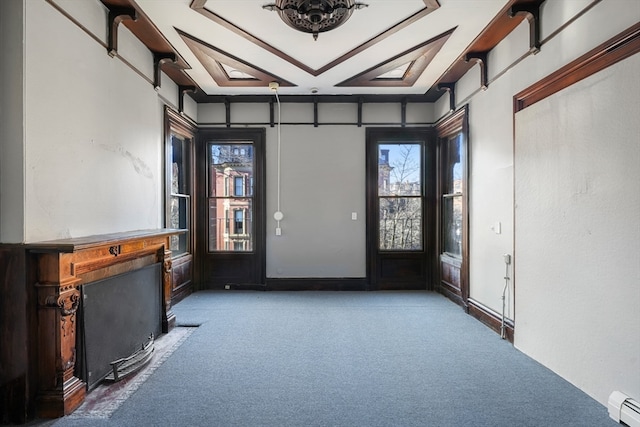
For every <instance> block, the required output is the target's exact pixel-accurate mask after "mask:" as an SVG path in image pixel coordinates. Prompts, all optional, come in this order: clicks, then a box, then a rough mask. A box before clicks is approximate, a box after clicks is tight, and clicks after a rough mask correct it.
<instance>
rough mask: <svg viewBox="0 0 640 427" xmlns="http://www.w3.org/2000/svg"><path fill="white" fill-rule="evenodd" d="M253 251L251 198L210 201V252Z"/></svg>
mask: <svg viewBox="0 0 640 427" xmlns="http://www.w3.org/2000/svg"><path fill="white" fill-rule="evenodd" d="M225 250H230V251H243V252H248V251H252V250H253V202H252V200H251V199H250V198H247V197H243V198H226V197H214V198H210V199H209V251H211V252H213V251H225Z"/></svg>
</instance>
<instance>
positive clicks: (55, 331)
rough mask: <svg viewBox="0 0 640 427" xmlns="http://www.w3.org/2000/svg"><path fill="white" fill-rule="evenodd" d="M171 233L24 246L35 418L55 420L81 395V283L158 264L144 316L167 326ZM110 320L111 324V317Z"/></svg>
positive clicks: (171, 317)
mask: <svg viewBox="0 0 640 427" xmlns="http://www.w3.org/2000/svg"><path fill="white" fill-rule="evenodd" d="M177 233H178V230H169V229H160V230H147V231H135V232H127V233H116V234H108V235H98V236H89V237H83V238H74V239H62V240H55V241H47V242H40V243H34V244H28V245H26V250H27V259H28V262H27V263H26V264H27V266H28V267H27V269H28V270H31V271H30V273H27V277H32V278H33V279H34V282H33V283H34V287H35V292H34V298H32V300H33V302H32V305H33V310H34V311H35V312H36V313H37V315H36V317H35V322H36V324H37V328H36V330H37V334H36V335H37V339H36V343H35V348H34V351H35V353H36V355H37V356H36V357H35V358H32V359H33V360H37V366H34V367H32V369H31V370H30V371H31V372H33V373H35V377H36V379H35V380H33V381H32V383H34V384H35V388H36V391H35V393H34V394H35V408H36V415H37V416H39V417H42V418H56V417H61V416H64V415H67V414H70V413H71V412H73V411H74V410H75V409H76V408H77V407H78V406H79V405H80V404H81V403H82V402H83V400H84V398H85V395H86V393H87V388H88V387H87V382H86V381H84V380H82V379H81V378H79V377H78V373H79V372H80V369H81V368H80V366H79V360H78V358H79V350H80V349H79V348H77V343H78V337H79V336H78V334H79V332H80V331H79V326H78V323H79V315H78V310H79V308H80V307H81V305H82V286H84V285H85V284H90V283H96V282H100V281H105V282H106V283H109V280H106V279H109V278H113V277H116V276H118V275H125V274H126V273H129V272H135V271H140V270H141V269H144V268H147V267H149V266H152V265H154V264H159V265H160V268H159V270H160V273H159V275H156V276H155V277H157V278H158V279H159V280H160V281H161V283H158V284H157V286H158V287H159V288H160V292H159V294H160V298H159V301H158V302H159V303H160V307H158V310H157V312H156V314H150V315H152V316H156V315H157V313H160V319H158V320H159V323H160V328H161V330H162V332H165V333H166V332H168V331H169V330H170V329H171V328H172V327H173V325H174V323H175V316H174V315H173V313H172V312H171V289H172V283H171V282H172V274H171V251H170V249H169V248H170V246H169V240H170V236H172V235H174V234H177ZM107 286H108V285H107ZM109 304H114V302H110V303H109ZM116 304H117V301H116ZM102 308H103V309H104V307H102ZM151 312H153V310H151ZM115 313H116V312H115V311H114V315H116V316H119V315H117V314H115ZM106 318H107V319H108V316H107V317H106ZM112 321H113V323H115V318H113V319H112ZM93 339H95V337H93ZM80 376H82V375H80Z"/></svg>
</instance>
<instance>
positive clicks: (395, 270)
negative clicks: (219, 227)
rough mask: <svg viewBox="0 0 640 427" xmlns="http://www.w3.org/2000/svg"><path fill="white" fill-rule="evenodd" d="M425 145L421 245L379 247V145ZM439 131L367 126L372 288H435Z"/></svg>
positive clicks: (370, 282) (368, 249) (369, 284)
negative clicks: (396, 248)
mask: <svg viewBox="0 0 640 427" xmlns="http://www.w3.org/2000/svg"><path fill="white" fill-rule="evenodd" d="M403 142H406V143H419V144H421V147H422V155H421V162H422V177H421V179H422V185H423V186H422V220H423V224H422V249H421V250H411V251H405V250H380V249H379V225H378V221H379V204H378V203H379V202H378V197H379V196H378V145H379V144H380V143H385V144H386V143H391V144H393V143H403ZM435 148H436V134H435V130H434V129H433V128H397V127H396V128H368V129H367V133H366V150H367V152H366V182H367V184H366V192H367V195H366V196H367V197H366V198H367V214H366V222H367V224H366V229H367V233H366V236H367V237H366V248H367V283H368V289H369V290H400V289H402V290H405V289H413V290H422V289H432V285H433V274H434V273H433V272H434V269H433V268H434V266H435V264H434V259H435V255H436V252H435V243H436V240H435V235H436V223H435V221H436V209H435V208H436V203H437V199H436V191H435V190H436V187H435V183H436V174H435V171H436V156H435Z"/></svg>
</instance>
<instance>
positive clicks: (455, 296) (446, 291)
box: [438, 283, 469, 313]
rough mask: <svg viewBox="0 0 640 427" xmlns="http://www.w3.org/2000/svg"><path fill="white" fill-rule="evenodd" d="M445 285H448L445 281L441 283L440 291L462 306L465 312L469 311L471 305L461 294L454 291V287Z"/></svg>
mask: <svg viewBox="0 0 640 427" xmlns="http://www.w3.org/2000/svg"><path fill="white" fill-rule="evenodd" d="M445 285H446V284H445V283H441V284H440V287H439V288H438V292H440V293H441V294H442V295H444V296H445V297H447V298H449V299H450V300H451V301H453V302H455V303H456V304H458V305H459V306H460V307H462V308H463V310H464V311H465V313H468V312H469V307H468V306H467V304H466V303H465V302H464V300H463V299H462V298H461V297H460V295H459V294H458V293H456V292H454V291H453V290H452V289H453V288H451V287H449V286H445Z"/></svg>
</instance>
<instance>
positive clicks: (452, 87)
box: [436, 82, 456, 112]
mask: <svg viewBox="0 0 640 427" xmlns="http://www.w3.org/2000/svg"><path fill="white" fill-rule="evenodd" d="M436 87H437V88H438V90H439V91H442V90H444V91H446V92H447V93H448V94H449V112H452V111H455V110H456V82H451V83H438V85H437V86H436Z"/></svg>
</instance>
